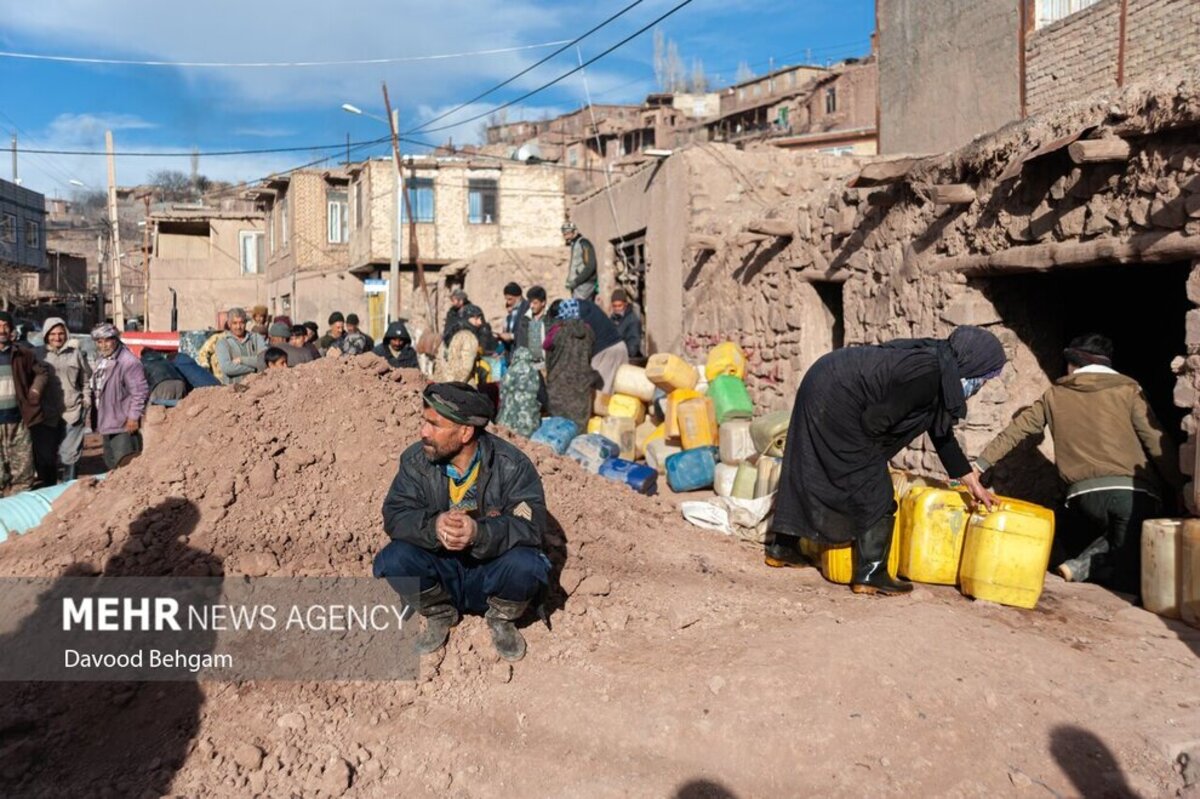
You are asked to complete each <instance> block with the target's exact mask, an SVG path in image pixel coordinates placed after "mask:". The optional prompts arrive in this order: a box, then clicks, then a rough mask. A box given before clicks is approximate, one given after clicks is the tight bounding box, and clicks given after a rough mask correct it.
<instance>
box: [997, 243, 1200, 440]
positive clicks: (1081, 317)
mask: <svg viewBox="0 0 1200 799" xmlns="http://www.w3.org/2000/svg"><path fill="white" fill-rule="evenodd" d="M1190 271H1191V266H1190V265H1189V264H1145V265H1138V266H1118V267H1097V268H1093V269H1065V270H1059V271H1054V272H1049V273H1046V274H1029V275H1012V276H1009V277H1001V278H995V279H992V280H988V281H986V283H985V285H983V286H982V290H983V293H984V294H985V295H987V297H988V299H990V300H991V301H992V303H993V304H994V305H995V307H996V310H997V311H999V313H1000V316H1001V317H1002V318H1003V320H1004V324H1005V325H1006V326H1007V327H1009V328H1010V329H1011V330H1013V331H1014V332H1015V333H1016V334H1017V335H1018V336H1020V338H1021V341H1022V342H1024V343H1025V345H1026V346H1028V347H1029V349H1030V350H1032V351H1033V354H1034V356H1035V357H1036V358H1037V360H1038V364H1039V365H1040V366H1041V368H1042V370H1043V371H1044V372H1045V373H1046V377H1047V379H1048V380H1055V379H1057V378H1058V377H1060V376H1062V375H1063V373H1064V370H1065V368H1066V364H1065V362H1064V360H1063V355H1062V351H1063V348H1064V347H1065V346H1066V345H1067V343H1068V342H1069V341H1070V340H1071V339H1072V338H1074V337H1076V336H1079V335H1082V334H1084V333H1100V334H1103V335H1105V336H1108V337H1109V338H1111V339H1112V341H1113V344H1114V348H1115V349H1114V353H1113V366H1114V368H1115V369H1116V370H1117V371H1119V372H1121V373H1123V374H1126V375H1128V376H1130V377H1132V378H1133V379H1135V380H1137V381H1138V382H1139V383H1140V384H1141V385H1142V388H1143V389H1144V390H1145V392H1146V398H1147V399H1148V400H1149V402H1150V406H1151V408H1153V409H1154V413H1155V415H1157V416H1158V418H1159V421H1160V422H1162V424H1163V427H1164V428H1166V431H1167V433H1168V434H1169V435H1171V436H1172V437H1174V439H1175V440H1176V442H1178V441H1179V439H1180V438H1181V432H1180V424H1181V423H1182V421H1183V418H1184V416H1185V415H1186V414H1187V413H1188V410H1187V409H1183V408H1176V407H1175V405H1174V402H1173V399H1172V396H1173V394H1174V390H1175V375H1174V374H1173V373H1172V372H1171V360H1172V359H1173V358H1175V357H1176V356H1179V355H1183V354H1184V353H1185V350H1186V347H1185V344H1184V338H1185V331H1184V317H1185V314H1186V313H1187V312H1188V310H1190V309H1191V307H1192V306H1191V303H1190V302H1188V299H1187V289H1186V283H1187V277H1188V274H1189V272H1190Z"/></svg>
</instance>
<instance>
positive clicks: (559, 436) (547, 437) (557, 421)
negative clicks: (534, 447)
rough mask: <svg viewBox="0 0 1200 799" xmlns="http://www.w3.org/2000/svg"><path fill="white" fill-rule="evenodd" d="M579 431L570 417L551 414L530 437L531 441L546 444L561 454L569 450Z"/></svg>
mask: <svg viewBox="0 0 1200 799" xmlns="http://www.w3.org/2000/svg"><path fill="white" fill-rule="evenodd" d="M578 432H579V428H578V427H576V425H575V423H574V422H572V421H571V420H570V419H565V418H563V417H562V416H551V417H549V418H547V419H544V420H543V421H542V426H541V427H539V428H538V429H537V430H535V431H534V433H533V435H532V436H530V437H529V440H530V441H533V442H536V443H538V444H545V445H546V446H548V447H550V448H551V449H553V450H554V451H555V452H557V453H558V454H559V455H562V454H563V453H564V452H566V451H567V447H569V446H570V445H571V440H572V439H574V438H575V435H576V434H577V433H578Z"/></svg>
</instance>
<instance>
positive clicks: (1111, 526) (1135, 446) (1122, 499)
mask: <svg viewBox="0 0 1200 799" xmlns="http://www.w3.org/2000/svg"><path fill="white" fill-rule="evenodd" d="M1063 356H1064V358H1065V359H1066V362H1067V374H1066V376H1065V377H1060V378H1059V379H1058V380H1056V381H1055V383H1054V385H1052V386H1051V387H1050V388H1049V389H1047V390H1046V393H1044V394H1043V395H1042V396H1041V397H1040V398H1039V399H1038V400H1037V401H1036V402H1035V403H1033V404H1032V405H1030V406H1029V407H1028V408H1026V409H1025V410H1023V411H1021V412H1020V413H1019V414H1017V416H1016V418H1015V419H1013V421H1012V423H1011V424H1010V425H1009V426H1008V427H1007V428H1005V429H1004V431H1003V432H1001V433H1000V434H999V435H997V436H996V437H995V438H994V439H993V440H992V441H991V443H989V444H988V445H987V446H986V447H985V448H984V450H983V452H982V454H980V456H979V457H978V458H977V459H976V460H975V462H976V464H977V465H978V466H979V468H980V470H981V471H986V470H987V469H989V468H991V467H992V466H993V465H995V464H996V463H997V462H998V461H1000V460H1001V459H1002V458H1003V457H1004V456H1005V455H1007V454H1008V453H1010V452H1012V451H1013V450H1014V449H1015V448H1016V447H1017V446H1018V445H1019V444H1021V442H1023V441H1025V440H1027V439H1031V438H1040V437H1041V436H1042V435H1043V433H1044V431H1045V430H1046V428H1049V429H1050V436H1051V437H1052V438H1053V439H1054V462H1055V466H1056V467H1057V468H1058V474H1059V476H1060V477H1061V478H1062V480H1063V482H1064V483H1066V485H1067V498H1066V505H1067V510H1068V512H1069V517H1070V519H1071V521H1073V522H1074V528H1075V530H1074V531H1070V530H1068V531H1065V532H1067V535H1066V536H1063V535H1060V537H1059V538H1060V540H1063V539H1068V540H1066V541H1065V544H1066V549H1067V550H1068V553H1067V554H1071V553H1075V554H1073V557H1070V558H1069V559H1067V560H1065V561H1063V562H1062V563H1061V564H1059V566H1058V569H1057V571H1058V573H1059V574H1060V575H1062V577H1063V578H1064V579H1066V580H1068V581H1072V582H1095V583H1100V584H1101V585H1105V586H1107V587H1109V588H1112V589H1113V590H1116V591H1121V592H1124V593H1128V594H1133V595H1135V596H1136V595H1137V594H1139V593H1140V585H1141V531H1142V522H1143V521H1145V520H1146V519H1152V518H1154V517H1156V516H1158V515H1160V514H1161V513H1162V512H1163V507H1164V500H1167V502H1166V503H1165V504H1167V505H1168V506H1169V505H1171V504H1173V500H1174V498H1175V495H1176V493H1177V492H1178V490H1179V489H1180V487H1181V486H1182V482H1183V480H1182V478H1181V477H1180V474H1179V468H1178V462H1179V461H1178V453H1177V450H1176V447H1175V444H1174V442H1173V441H1172V440H1171V439H1170V437H1169V436H1168V435H1167V434H1166V433H1165V432H1164V431H1163V428H1162V426H1161V425H1160V424H1159V423H1158V420H1157V419H1156V418H1155V416H1154V412H1153V411H1152V410H1150V406H1149V405H1148V404H1147V403H1146V397H1145V395H1144V394H1143V393H1142V388H1141V386H1139V385H1138V384H1137V381H1135V380H1133V379H1132V378H1130V377H1126V376H1125V375H1123V374H1120V373H1119V372H1117V371H1115V370H1114V369H1113V368H1112V367H1113V360H1112V356H1113V344H1112V341H1110V340H1109V339H1107V338H1106V337H1104V336H1101V335H1097V334H1091V335H1086V336H1080V337H1079V338H1077V339H1075V340H1073V341H1072V342H1071V344H1070V346H1068V347H1067V348H1066V350H1064V351H1063ZM1071 532H1074V533H1075V535H1074V536H1072V535H1071ZM1072 537H1074V538H1075V539H1076V540H1073V541H1072V540H1069V539H1070V538H1072Z"/></svg>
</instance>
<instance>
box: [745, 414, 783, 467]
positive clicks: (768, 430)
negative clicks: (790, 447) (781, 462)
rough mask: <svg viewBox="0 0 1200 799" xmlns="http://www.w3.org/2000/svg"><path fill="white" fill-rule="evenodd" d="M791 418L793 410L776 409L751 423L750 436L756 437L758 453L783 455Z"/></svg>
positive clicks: (755, 444)
mask: <svg viewBox="0 0 1200 799" xmlns="http://www.w3.org/2000/svg"><path fill="white" fill-rule="evenodd" d="M791 420H792V412H791V411H775V412H774V413H768V414H767V415H766V416H762V417H759V418H758V419H755V420H754V423H753V424H751V425H750V437H751V438H753V439H754V447H755V449H757V450H758V454H760V455H773V456H774V457H776V458H779V457H782V456H783V448H784V445H785V444H786V443H787V432H788V424H789V423H790V422H791Z"/></svg>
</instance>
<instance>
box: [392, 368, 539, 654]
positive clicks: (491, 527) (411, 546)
mask: <svg viewBox="0 0 1200 799" xmlns="http://www.w3.org/2000/svg"><path fill="white" fill-rule="evenodd" d="M424 399H425V410H424V416H423V423H422V425H421V440H420V441H419V442H417V443H415V444H413V445H412V446H410V447H409V448H408V449H406V450H405V451H404V453H403V454H402V455H401V456H400V469H399V471H398V472H397V473H396V477H395V479H394V480H393V481H392V486H391V488H390V489H389V491H388V494H387V497H386V498H385V499H384V501H383V527H384V530H385V531H386V532H387V534H388V535H389V536H391V538H392V542H391V543H390V544H388V545H387V546H386V547H384V548H383V550H381V551H380V552H379V554H378V555H377V556H376V557H375V566H374V574H375V576H376V577H416V578H418V579H419V580H420V590H421V596H420V599H421V605H420V612H421V615H423V616H424V617H425V630H424V631H423V632H422V633H421V635H420V636H418V638H417V650H418V651H419V652H420V653H421V654H427V653H429V652H435V651H437V650H438V649H441V648H442V646H444V645H445V643H446V639H447V638H448V637H449V634H450V628H451V627H453V626H454V625H455V624H457V623H458V621H459V619H460V618H461V614H462V613H463V612H464V611H466V612H472V613H483V614H484V617H485V618H486V619H487V624H488V628H489V630H490V631H491V634H492V642H493V643H494V644H495V646H496V651H497V652H498V653H499V654H500V656H501V657H503V658H504V659H506V660H513V661H515V660H520V659H521V658H522V657H523V656H524V655H525V639H524V638H523V637H522V636H521V633H520V632H519V631H518V630H517V628H516V625H515V622H516V621H517V620H519V619H520V618H521V615H522V614H523V613H524V612H525V610H526V609H527V608H528V607H529V603H530V602H531V601H532V600H533V598H534V597H535V596H536V595H537V594H538V592H539V591H540V590H541V589H542V588H543V587H544V586H545V585H546V584H547V582H548V580H549V573H550V561H549V560H548V559H547V558H546V556H545V554H544V553H543V551H542V531H543V530H544V528H545V525H546V498H545V492H544V490H543V488H542V480H541V477H539V476H538V473H537V470H536V469H535V468H534V466H533V464H532V463H531V462H530V460H529V458H527V457H526V456H525V454H524V453H523V452H521V451H520V450H519V449H517V448H516V447H514V446H513V445H512V444H509V443H508V442H507V441H504V440H503V439H499V438H496V437H495V436H492V435H490V434H489V433H488V432H487V431H486V430H485V429H484V428H486V427H487V425H488V423H489V422H490V421H491V420H492V417H493V415H494V413H495V408H494V406H493V405H492V401H491V400H490V399H488V398H487V396H485V395H484V394H482V393H480V392H479V391H477V390H476V389H475V388H473V387H472V386H470V385H467V384H466V383H434V384H432V385H430V386H429V387H428V388H426V389H425V394H424Z"/></svg>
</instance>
